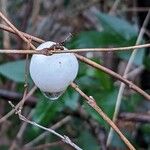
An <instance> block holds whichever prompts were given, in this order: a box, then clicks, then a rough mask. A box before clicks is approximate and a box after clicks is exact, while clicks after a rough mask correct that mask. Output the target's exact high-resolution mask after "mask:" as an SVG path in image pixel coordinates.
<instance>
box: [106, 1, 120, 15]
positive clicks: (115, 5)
mask: <svg viewBox="0 0 150 150" xmlns="http://www.w3.org/2000/svg"><path fill="white" fill-rule="evenodd" d="M119 2H120V0H115V2H114V4H113V6H112V7H111V9H110V11H109V14H110V15H112V14H113V13H114V12H115V10H116V9H117V7H118V4H119Z"/></svg>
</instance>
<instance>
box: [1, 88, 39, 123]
mask: <svg viewBox="0 0 150 150" xmlns="http://www.w3.org/2000/svg"><path fill="white" fill-rule="evenodd" d="M36 89H37V87H36V86H34V87H33V88H32V89H31V90H30V92H29V93H28V94H27V95H26V97H24V99H28V98H29V97H30V96H31V95H32V94H33V93H34V92H35V90H36ZM22 100H23V99H22ZM22 100H21V101H20V102H19V103H18V104H17V105H16V109H18V108H19V106H20V104H21V103H22ZM14 113H15V110H14V109H12V110H11V111H10V112H8V113H7V114H6V115H4V116H3V117H2V118H0V123H2V122H4V121H5V120H6V119H7V118H9V117H10V116H11V115H12V114H14Z"/></svg>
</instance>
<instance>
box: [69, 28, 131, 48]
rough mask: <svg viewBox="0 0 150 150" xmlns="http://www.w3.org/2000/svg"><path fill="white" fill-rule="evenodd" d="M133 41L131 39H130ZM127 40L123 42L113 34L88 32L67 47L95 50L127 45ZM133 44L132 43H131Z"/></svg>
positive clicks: (73, 40) (75, 38) (80, 35)
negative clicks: (96, 48)
mask: <svg viewBox="0 0 150 150" xmlns="http://www.w3.org/2000/svg"><path fill="white" fill-rule="evenodd" d="M130 40H131V39H130ZM126 42H127V41H125V40H121V39H120V38H119V37H118V36H117V35H115V34H112V33H111V32H107V31H102V32H97V31H86V32H81V33H79V34H78V35H77V36H75V37H74V38H72V40H71V42H70V43H69V44H68V45H67V47H69V48H85V47H86V48H95V47H105V46H109V45H120V46H121V45H126ZM130 42H131V41H130Z"/></svg>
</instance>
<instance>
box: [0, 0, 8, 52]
mask: <svg viewBox="0 0 150 150" xmlns="http://www.w3.org/2000/svg"><path fill="white" fill-rule="evenodd" d="M7 5H8V1H7V0H1V1H0V6H1V11H2V12H3V13H4V14H5V15H6V16H8V12H7ZM2 22H3V21H2ZM4 24H5V22H4ZM3 47H4V48H6V49H8V48H10V37H9V33H7V32H6V31H3Z"/></svg>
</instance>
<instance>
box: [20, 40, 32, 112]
mask: <svg viewBox="0 0 150 150" xmlns="http://www.w3.org/2000/svg"><path fill="white" fill-rule="evenodd" d="M30 43H31V39H29V40H28V43H27V49H29V48H30ZM28 58H29V54H26V62H25V75H24V93H23V98H22V99H23V100H22V102H21V104H20V111H21V110H22V108H23V105H24V103H25V101H26V99H25V97H26V94H27V92H28V73H29V72H28V68H29V62H28Z"/></svg>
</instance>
